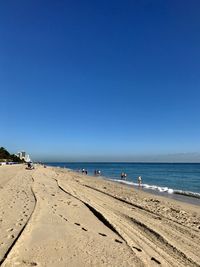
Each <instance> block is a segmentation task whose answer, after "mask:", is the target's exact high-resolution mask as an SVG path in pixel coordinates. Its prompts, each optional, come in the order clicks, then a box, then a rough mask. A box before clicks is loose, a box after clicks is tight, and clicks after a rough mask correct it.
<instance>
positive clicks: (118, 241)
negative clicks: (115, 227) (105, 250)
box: [115, 239, 123, 244]
mask: <svg viewBox="0 0 200 267" xmlns="http://www.w3.org/2000/svg"><path fill="white" fill-rule="evenodd" d="M115 242H117V243H120V244H122V243H123V242H122V241H120V240H118V239H115Z"/></svg>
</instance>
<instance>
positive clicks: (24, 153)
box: [16, 151, 31, 162]
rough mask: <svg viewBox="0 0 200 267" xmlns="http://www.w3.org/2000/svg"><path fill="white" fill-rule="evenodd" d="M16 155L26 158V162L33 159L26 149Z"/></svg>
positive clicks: (22, 158)
mask: <svg viewBox="0 0 200 267" xmlns="http://www.w3.org/2000/svg"><path fill="white" fill-rule="evenodd" d="M16 156H17V157H19V158H20V159H21V160H24V161H25V162H30V161H31V159H30V156H29V155H28V154H26V152H25V151H21V152H18V153H17V154H16Z"/></svg>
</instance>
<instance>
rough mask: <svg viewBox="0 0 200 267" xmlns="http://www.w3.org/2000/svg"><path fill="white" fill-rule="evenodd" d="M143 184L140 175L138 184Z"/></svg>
mask: <svg viewBox="0 0 200 267" xmlns="http://www.w3.org/2000/svg"><path fill="white" fill-rule="evenodd" d="M141 184H142V176H138V185H139V186H141Z"/></svg>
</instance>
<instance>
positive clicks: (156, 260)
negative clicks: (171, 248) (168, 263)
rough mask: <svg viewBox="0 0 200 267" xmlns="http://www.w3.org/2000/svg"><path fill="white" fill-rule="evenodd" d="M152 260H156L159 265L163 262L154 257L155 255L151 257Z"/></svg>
mask: <svg viewBox="0 0 200 267" xmlns="http://www.w3.org/2000/svg"><path fill="white" fill-rule="evenodd" d="M151 260H152V261H154V262H156V263H157V264H159V265H160V264H161V263H160V262H159V261H158V260H157V259H156V258H154V257H151Z"/></svg>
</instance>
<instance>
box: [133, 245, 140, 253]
mask: <svg viewBox="0 0 200 267" xmlns="http://www.w3.org/2000/svg"><path fill="white" fill-rule="evenodd" d="M133 248H134V249H136V250H137V251H139V252H142V250H141V249H140V248H137V247H134V246H133Z"/></svg>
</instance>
